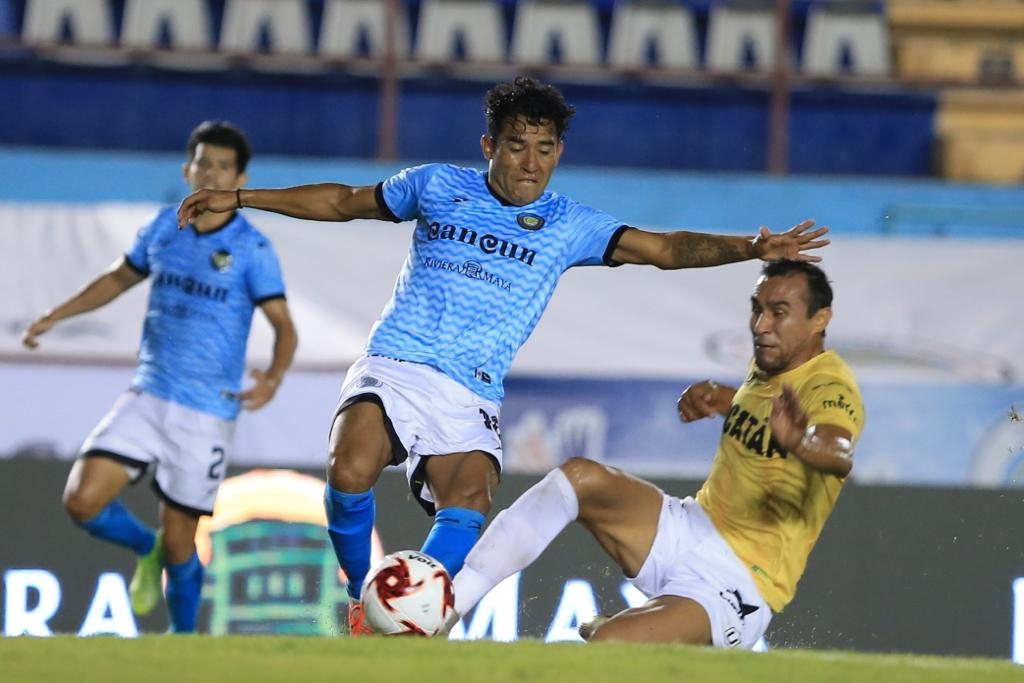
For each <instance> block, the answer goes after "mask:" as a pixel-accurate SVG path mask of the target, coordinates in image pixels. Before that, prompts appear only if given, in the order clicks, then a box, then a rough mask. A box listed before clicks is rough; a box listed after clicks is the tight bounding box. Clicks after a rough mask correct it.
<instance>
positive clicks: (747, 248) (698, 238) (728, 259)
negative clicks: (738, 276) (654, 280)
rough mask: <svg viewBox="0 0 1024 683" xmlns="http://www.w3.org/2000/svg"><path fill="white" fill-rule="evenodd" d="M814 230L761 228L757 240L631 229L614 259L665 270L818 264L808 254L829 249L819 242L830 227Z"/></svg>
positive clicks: (801, 225)
mask: <svg viewBox="0 0 1024 683" xmlns="http://www.w3.org/2000/svg"><path fill="white" fill-rule="evenodd" d="M813 226H814V221H813V220H806V221H804V222H803V223H799V224H797V225H794V226H793V227H792V228H790V229H789V230H787V231H786V232H783V233H779V234H775V233H772V231H770V230H769V229H768V228H765V227H762V228H761V229H760V230H759V232H758V234H757V236H755V237H742V236H732V235H709V234H706V233H700V232H687V231H684V230H681V231H677V232H649V231H647V230H640V229H638V228H631V229H629V230H626V231H625V232H624V233H622V236H621V237H620V238H619V242H618V244H617V245H616V246H615V250H614V251H613V252H612V256H611V259H612V261H613V262H615V263H635V264H639V265H652V266H657V267H658V268H661V269H663V270H676V269H679V268H704V267H707V266H720V265H722V264H725V263H735V262H737V261H746V260H748V259H754V258H757V259H761V260H762V261H773V260H776V259H782V258H789V259H795V260H798V261H811V262H815V261H820V260H821V257H820V256H812V255H810V254H807V253H805V252H807V251H809V250H811V249H820V248H821V247H824V246H826V245H828V244H829V240H827V239H819V238H820V237H822V236H824V235H825V234H826V233H828V228H827V227H821V228H818V229H817V230H811V228H812V227H813Z"/></svg>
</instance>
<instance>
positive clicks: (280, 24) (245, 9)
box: [220, 0, 313, 55]
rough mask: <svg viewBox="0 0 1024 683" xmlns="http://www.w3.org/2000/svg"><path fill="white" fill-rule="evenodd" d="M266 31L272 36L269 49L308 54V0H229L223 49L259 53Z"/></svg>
mask: <svg viewBox="0 0 1024 683" xmlns="http://www.w3.org/2000/svg"><path fill="white" fill-rule="evenodd" d="M263 31H265V32H266V35H267V36H268V38H269V43H270V44H269V46H268V47H269V51H270V52H273V53H277V54H292V55H304V54H309V53H310V52H312V46H313V43H312V36H311V35H310V34H311V30H310V19H309V3H308V2H307V1H306V0H227V4H226V5H225V7H224V24H223V26H222V28H221V36H220V49H221V51H223V52H228V53H242V54H244V53H254V52H258V51H259V45H260V37H261V33H262V32H263Z"/></svg>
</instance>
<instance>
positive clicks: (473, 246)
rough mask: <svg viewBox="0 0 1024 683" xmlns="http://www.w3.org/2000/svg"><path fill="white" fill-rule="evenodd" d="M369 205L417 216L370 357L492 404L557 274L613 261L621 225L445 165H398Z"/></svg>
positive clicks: (401, 216) (549, 196)
mask: <svg viewBox="0 0 1024 683" xmlns="http://www.w3.org/2000/svg"><path fill="white" fill-rule="evenodd" d="M377 201H378V203H379V204H381V208H382V209H384V210H385V211H390V213H391V214H392V215H393V217H394V218H395V219H396V220H411V219H416V231H415V233H414V234H413V239H412V245H411V246H410V248H409V255H408V257H407V258H406V260H405V265H404V266H403V267H402V271H401V273H399V275H398V281H397V282H396V283H395V290H394V293H393V295H392V297H391V301H389V302H388V304H387V306H385V308H384V312H383V313H382V314H381V318H380V320H378V321H377V323H376V324H375V325H374V328H373V331H372V333H371V335H370V341H369V343H368V345H367V353H369V354H373V355H381V356H388V357H391V358H397V359H400V360H406V361H414V362H418V363H426V364H429V365H432V366H434V367H436V368H438V369H439V370H441V371H442V372H444V373H445V374H447V375H448V376H450V377H451V378H452V379H454V380H456V381H457V382H459V383H461V384H463V385H464V386H466V387H467V388H469V389H470V390H471V391H473V392H474V393H476V394H477V395H479V396H481V397H483V398H485V399H488V400H491V401H496V402H500V401H501V399H502V396H503V395H504V388H503V382H504V378H505V374H506V373H507V372H508V369H509V366H510V365H511V364H512V359H513V357H514V356H515V354H516V352H517V351H518V350H519V347H521V346H522V345H523V343H524V342H525V341H526V339H527V337H529V336H530V333H531V332H532V331H533V328H534V327H535V326H536V324H537V321H538V320H539V319H540V316H541V314H542V313H543V312H544V309H545V308H546V307H547V304H548V301H549V300H550V299H551V294H552V293H553V292H554V289H555V285H556V284H557V283H558V279H559V278H560V277H561V275H562V273H563V272H565V271H566V270H567V269H568V268H571V267H572V266H582V265H600V264H609V265H610V263H609V257H610V254H611V253H612V251H613V250H614V247H615V244H616V242H617V241H618V236H619V235H620V234H621V231H622V230H623V229H625V226H624V225H623V224H622V222H621V221H618V220H616V219H614V218H612V217H611V216H609V215H608V214H606V213H603V212H601V211H597V210H595V209H592V208H589V207H587V206H584V205H582V204H580V203H578V202H575V201H573V200H571V199H569V198H568V197H564V196H562V195H559V194H555V193H552V192H545V193H544V194H543V195H541V196H540V198H538V199H537V201H535V202H533V203H532V204H528V205H526V206H513V205H510V204H508V203H507V202H504V201H503V200H501V199H500V198H498V197H497V196H496V195H494V194H493V193H492V192H491V190H490V188H489V187H488V185H487V176H486V174H485V173H482V172H480V171H477V170H474V169H469V168H460V167H458V166H452V165H448V164H430V165H426V166H418V167H415V168H409V169H405V170H404V171H401V172H400V173H398V174H397V175H395V176H393V177H391V178H389V179H388V180H386V181H384V182H383V183H382V184H381V185H380V186H378V190H377Z"/></svg>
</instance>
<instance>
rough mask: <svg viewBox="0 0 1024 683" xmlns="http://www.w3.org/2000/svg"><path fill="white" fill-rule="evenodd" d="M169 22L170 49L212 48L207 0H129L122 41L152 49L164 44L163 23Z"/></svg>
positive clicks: (127, 45)
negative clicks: (162, 39) (162, 42)
mask: <svg viewBox="0 0 1024 683" xmlns="http://www.w3.org/2000/svg"><path fill="white" fill-rule="evenodd" d="M164 22H166V24H167V26H168V29H169V30H168V34H169V36H168V37H169V45H167V46H166V47H168V48H170V49H184V50H209V49H210V47H211V32H210V13H209V10H208V9H207V4H206V2H205V1H204V0H128V2H127V4H126V5H125V9H124V24H123V26H122V28H121V45H122V46H124V47H127V48H135V49H140V50H152V49H155V48H159V47H161V45H160V33H161V24H163V23H164Z"/></svg>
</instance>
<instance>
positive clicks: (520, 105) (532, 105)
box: [484, 76, 576, 140]
mask: <svg viewBox="0 0 1024 683" xmlns="http://www.w3.org/2000/svg"><path fill="white" fill-rule="evenodd" d="M574 114H576V108H575V107H573V106H572V105H571V104H569V103H568V102H566V101H565V96H564V95H562V93H561V92H560V91H559V90H558V88H556V87H555V86H553V85H549V84H547V83H541V82H540V81H536V80H534V79H532V78H530V77H528V76H517V77H516V79H515V80H513V81H509V82H507V83H499V84H498V85H496V86H494V87H493V88H491V89H490V90H488V91H487V96H486V97H485V98H484V116H485V117H486V118H487V133H488V135H490V136H491V139H495V138H497V137H498V133H500V132H501V129H502V127H503V126H504V125H505V123H506V122H507V121H510V120H513V119H515V118H517V117H522V118H524V119H526V121H527V123H529V124H530V125H533V126H536V125H540V124H542V123H547V122H551V123H552V124H553V125H554V127H555V133H556V134H557V135H558V139H559V140H561V139H562V138H563V137H564V136H565V132H566V131H567V130H568V129H569V119H571V118H572V117H573V115H574Z"/></svg>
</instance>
